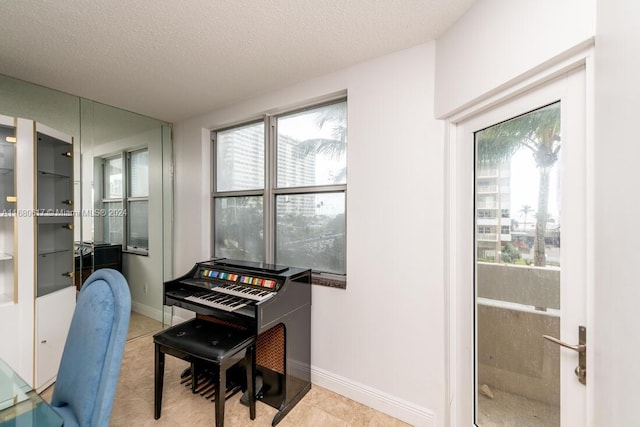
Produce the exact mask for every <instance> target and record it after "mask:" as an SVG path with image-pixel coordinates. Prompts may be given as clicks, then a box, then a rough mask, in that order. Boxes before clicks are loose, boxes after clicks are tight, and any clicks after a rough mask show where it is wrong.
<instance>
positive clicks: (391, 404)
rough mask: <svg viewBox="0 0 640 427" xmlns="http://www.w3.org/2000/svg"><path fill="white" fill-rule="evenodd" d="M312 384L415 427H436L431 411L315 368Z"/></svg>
mask: <svg viewBox="0 0 640 427" xmlns="http://www.w3.org/2000/svg"><path fill="white" fill-rule="evenodd" d="M311 382H312V383H313V384H317V385H319V386H320V387H324V388H326V389H329V390H331V391H333V392H335V393H338V394H341V395H343V396H345V397H348V398H349V399H352V400H355V401H356V402H359V403H362V404H363V405H366V406H369V407H371V408H373V409H375V410H376V411H380V412H383V413H385V414H387V415H390V416H392V417H394V418H398V419H399V420H401V421H404V422H405V423H409V424H411V425H413V426H420V427H434V426H435V415H434V413H433V412H432V411H430V410H429V409H427V408H423V407H421V406H418V405H416V404H414V403H411V402H407V401H406V400H403V399H400V398H397V397H395V396H391V395H390V394H388V393H385V392H383V391H380V390H376V389H374V388H371V387H369V386H366V385H364V384H360V383H357V382H355V381H352V380H350V379H348V378H344V377H341V376H338V375H335V374H334V373H332V372H328V371H325V370H323V369H320V368H317V367H315V366H312V367H311Z"/></svg>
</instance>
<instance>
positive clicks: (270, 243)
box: [262, 115, 278, 263]
mask: <svg viewBox="0 0 640 427" xmlns="http://www.w3.org/2000/svg"><path fill="white" fill-rule="evenodd" d="M277 122H278V121H277V119H276V118H275V117H273V116H269V115H267V116H266V117H265V126H266V129H265V186H264V200H263V202H262V203H264V216H265V218H264V234H265V237H264V244H265V252H264V253H265V261H266V262H270V263H273V262H275V196H274V192H273V190H274V189H275V187H276V161H277V159H276V135H277Z"/></svg>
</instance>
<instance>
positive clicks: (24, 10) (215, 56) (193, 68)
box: [0, 0, 473, 122]
mask: <svg viewBox="0 0 640 427" xmlns="http://www.w3.org/2000/svg"><path fill="white" fill-rule="evenodd" d="M472 3H473V0H187V1H184V0H180V1H179V0H134V1H131V0H127V1H125V0H108V1H98V0H57V1H56V0H0V74H5V75H8V76H12V77H16V78H20V79H23V80H27V81H30V82H34V83H38V84H41V85H44V86H48V87H51V88H54V89H58V90H61V91H64V92H68V93H71V94H74V95H80V96H83V97H85V98H89V99H93V100H96V101H100V102H103V103H106V104H110V105H114V106H118V107H120V108H124V109H126V110H130V111H134V112H137V113H141V114H145V115H148V116H151V117H155V118H159V119H163V120H167V121H170V122H176V121H179V120H181V119H184V118H188V117H191V116H194V115H198V114H201V113H204V112H207V111H212V110H215V109H217V108H220V107H223V106H226V105H229V104H232V103H235V102H238V101H241V100H244V99H248V98H251V97H253V96H256V95H258V94H261V93H265V92H268V91H270V90H274V89H278V88H281V87H285V86H288V85H290V84H293V83H296V82H299V81H303V80H306V79H309V78H313V77H316V76H320V75H322V74H326V73H328V72H331V71H335V70H339V69H341V68H344V67H347V66H349V65H352V64H355V63H358V62H361V61H363V60H366V59H370V58H374V57H377V56H381V55H384V54H386V53H390V52H393V51H397V50H400V49H404V48H408V47H411V46H415V45H418V44H420V43H424V42H426V41H429V40H432V39H434V38H436V37H438V36H439V35H440V34H441V33H442V32H444V31H445V30H446V29H447V28H448V27H449V26H450V25H451V24H453V22H455V21H456V20H457V19H458V18H459V17H460V16H461V15H462V14H463V13H464V12H465V11H466V10H467V9H468V8H469V7H470V6H471V4H472Z"/></svg>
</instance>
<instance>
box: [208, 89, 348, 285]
mask: <svg viewBox="0 0 640 427" xmlns="http://www.w3.org/2000/svg"><path fill="white" fill-rule="evenodd" d="M342 102H344V103H345V104H346V105H347V106H348V102H347V97H346V96H340V97H337V98H332V99H329V100H326V101H324V102H320V103H313V104H307V105H304V106H301V107H297V108H291V109H286V110H282V111H278V112H277V113H274V114H264V115H263V116H261V117H260V118H254V119H253V120H247V121H244V122H239V123H237V124H234V125H232V126H226V127H221V128H218V129H214V130H212V131H211V165H212V167H211V171H212V174H211V182H210V185H211V200H210V203H211V248H210V251H211V254H212V255H213V256H216V253H215V241H216V240H215V230H216V225H215V203H216V199H220V198H229V197H247V196H259V197H262V206H263V230H264V239H263V244H264V248H263V251H264V262H267V263H275V262H276V260H275V257H276V253H275V252H276V238H277V236H276V231H277V230H276V198H277V197H278V196H286V195H305V194H327V193H342V194H344V222H345V224H344V230H345V254H344V266H345V274H344V275H342V274H336V273H329V272H320V271H315V270H312V283H313V284H317V285H323V286H329V287H336V288H341V289H345V288H346V285H347V273H346V271H347V255H346V254H347V251H346V247H347V241H346V240H347V239H346V236H347V186H348V179H347V180H346V181H345V183H343V184H324V185H312V186H296V187H281V188H278V187H276V185H277V173H278V169H277V162H278V159H277V152H278V118H280V117H286V116H288V115H293V114H297V113H302V112H304V111H310V110H314V109H318V108H322V107H325V106H328V105H333V104H339V103H342ZM256 123H263V125H264V183H263V188H260V189H253V190H230V191H218V190H217V186H216V185H217V182H216V181H217V176H218V168H217V162H216V160H217V159H216V156H217V134H218V133H219V132H224V131H228V130H231V129H235V128H241V127H244V126H248V125H251V124H256ZM347 129H348V122H347ZM347 165H348V163H347Z"/></svg>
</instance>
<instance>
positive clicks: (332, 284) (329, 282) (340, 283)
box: [311, 273, 347, 289]
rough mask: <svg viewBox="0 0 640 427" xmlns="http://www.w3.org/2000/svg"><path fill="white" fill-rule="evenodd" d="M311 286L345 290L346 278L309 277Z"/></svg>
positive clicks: (318, 275)
mask: <svg viewBox="0 0 640 427" xmlns="http://www.w3.org/2000/svg"><path fill="white" fill-rule="evenodd" d="M311 284H312V285H318V286H327V287H329V288H337V289H347V278H346V277H342V276H324V275H320V274H315V273H314V274H312V275H311Z"/></svg>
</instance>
